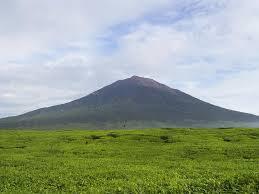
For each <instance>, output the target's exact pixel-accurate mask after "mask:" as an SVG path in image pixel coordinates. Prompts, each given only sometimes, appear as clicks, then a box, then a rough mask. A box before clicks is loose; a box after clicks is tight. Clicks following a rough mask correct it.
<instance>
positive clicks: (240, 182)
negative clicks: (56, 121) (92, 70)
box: [0, 128, 259, 193]
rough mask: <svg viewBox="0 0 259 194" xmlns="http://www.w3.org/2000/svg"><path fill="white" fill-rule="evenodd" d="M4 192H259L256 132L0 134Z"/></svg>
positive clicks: (258, 139) (0, 188)
mask: <svg viewBox="0 0 259 194" xmlns="http://www.w3.org/2000/svg"><path fill="white" fill-rule="evenodd" d="M0 192H1V193H259V129H169V128H168V129H167V128H166V129H146V130H113V131H111V130H109V131H107V130H106V131H104V130H97V131H83V130H81V131H78V130H76V131H75V130H71V131H70V130H66V131H62V130H56V131H43V130H42V131H27V130H24V131H23V130H1V131H0Z"/></svg>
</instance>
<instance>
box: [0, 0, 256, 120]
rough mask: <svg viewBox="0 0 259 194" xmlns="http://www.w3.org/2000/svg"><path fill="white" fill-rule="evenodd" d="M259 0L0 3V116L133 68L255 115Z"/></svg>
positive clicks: (68, 96) (60, 98)
mask: <svg viewBox="0 0 259 194" xmlns="http://www.w3.org/2000/svg"><path fill="white" fill-rule="evenodd" d="M258 51H259V1H256V0H141V1H139V0H124V1H121V0H95V1H92V0H91V1H90V0H56V1H53V0H37V1H35V0H8V1H6V0H0V117H5V116H11V115H16V114H21V113H24V112H26V111H29V110H33V109H37V108H40V107H44V106H50V105H55V104H59V103H64V102H67V101H70V100H72V99H76V98H79V97H82V96H85V95H87V94H89V93H90V92H93V91H94V90H96V89H99V88H100V87H103V86H105V85H107V84H110V83H111V82H113V81H116V80H118V79H124V78H127V77H129V76H132V75H139V76H145V77H150V78H153V79H156V80H157V81H159V82H162V83H165V84H167V85H169V86H171V87H173V88H177V89H180V90H182V91H184V92H187V93H189V94H191V95H193V96H196V97H198V98H200V99H202V100H205V101H208V102H210V103H213V104H216V105H220V106H223V107H226V108H230V109H234V110H239V111H244V112H249V113H254V114H258V115H259V102H258V99H259V54H258Z"/></svg>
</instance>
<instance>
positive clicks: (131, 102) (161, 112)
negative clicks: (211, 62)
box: [0, 76, 259, 129]
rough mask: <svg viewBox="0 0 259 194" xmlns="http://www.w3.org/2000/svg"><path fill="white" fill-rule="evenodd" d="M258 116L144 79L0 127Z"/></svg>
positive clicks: (249, 119) (249, 120) (210, 121)
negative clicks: (227, 107) (215, 104)
mask: <svg viewBox="0 0 259 194" xmlns="http://www.w3.org/2000/svg"><path fill="white" fill-rule="evenodd" d="M258 123H259V117H258V116H255V115H251V114H247V113H241V112H236V111H232V110H228V109H224V108H221V107H218V106H214V105H212V104H209V103H206V102H204V101H201V100H199V99H197V98H194V97H192V96H190V95H188V94H186V93H184V92H181V91H179V90H177V89H172V88H170V87H168V86H166V85H163V84H161V83H158V82H156V81H154V80H152V79H149V78H142V77H138V76H133V77H131V78H128V79H125V80H119V81H117V82H115V83H113V84H111V85H108V86H106V87H104V88H102V89H100V90H98V91H96V92H93V93H91V94H90V95H88V96H85V97H83V98H80V99H78V100H75V101H72V102H69V103H66V104H61V105H57V106H52V107H48V108H42V109H39V110H35V111H32V112H29V113H26V114H23V115H20V116H15V117H9V118H4V119H0V128H6V129H9V128H26V129H29V128H35V129H37V128H39V129H44V128H45V129H53V128H71V129H73V128H88V129H96V128H99V129H108V128H147V127H230V126H252V125H255V124H258Z"/></svg>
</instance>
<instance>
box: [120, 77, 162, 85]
mask: <svg viewBox="0 0 259 194" xmlns="http://www.w3.org/2000/svg"><path fill="white" fill-rule="evenodd" d="M123 81H125V82H128V83H131V84H136V85H141V86H146V87H153V88H161V87H165V85H163V84H161V83H159V82H157V81H155V80H153V79H150V78H145V77H140V76H136V75H134V76H132V77H130V78H128V79H125V80H123Z"/></svg>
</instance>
